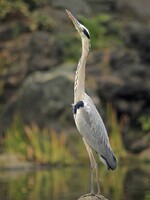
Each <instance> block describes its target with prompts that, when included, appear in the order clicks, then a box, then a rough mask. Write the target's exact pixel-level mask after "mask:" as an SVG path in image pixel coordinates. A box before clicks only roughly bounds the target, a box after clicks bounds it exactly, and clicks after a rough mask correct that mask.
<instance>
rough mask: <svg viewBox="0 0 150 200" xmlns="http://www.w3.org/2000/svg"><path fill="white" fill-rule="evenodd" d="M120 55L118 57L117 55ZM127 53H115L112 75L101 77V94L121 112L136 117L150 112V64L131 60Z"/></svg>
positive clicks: (112, 61) (111, 62) (111, 61)
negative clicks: (149, 105)
mask: <svg viewBox="0 0 150 200" xmlns="http://www.w3.org/2000/svg"><path fill="white" fill-rule="evenodd" d="M117 55H118V57H117ZM127 57H128V56H127V55H123V56H120V57H119V51H118V53H117V52H116V53H115V57H114V56H113V54H112V57H111V59H110V65H111V66H110V67H112V70H111V73H110V75H107V76H106V77H104V76H103V77H101V78H100V79H99V89H98V91H99V94H100V96H102V97H104V98H105V99H107V100H109V101H111V102H113V104H114V105H115V107H116V109H117V110H118V112H119V113H120V114H122V113H126V114H129V115H130V117H131V118H134V119H135V118H136V117H137V116H138V115H140V114H141V113H142V112H150V110H149V107H148V104H149V103H148V102H149V101H150V94H149V92H148V91H149V90H150V83H149V77H150V70H149V66H148V65H143V64H140V63H138V62H136V61H134V63H133V61H132V60H130V56H129V57H128V58H127Z"/></svg>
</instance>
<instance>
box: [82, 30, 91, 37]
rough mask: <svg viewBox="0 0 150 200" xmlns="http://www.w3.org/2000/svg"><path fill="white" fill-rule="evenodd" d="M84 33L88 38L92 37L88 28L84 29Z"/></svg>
mask: <svg viewBox="0 0 150 200" xmlns="http://www.w3.org/2000/svg"><path fill="white" fill-rule="evenodd" d="M83 33H84V34H85V35H86V37H87V38H88V39H90V35H89V33H88V32H87V30H86V29H83Z"/></svg>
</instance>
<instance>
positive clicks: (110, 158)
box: [100, 149, 117, 170]
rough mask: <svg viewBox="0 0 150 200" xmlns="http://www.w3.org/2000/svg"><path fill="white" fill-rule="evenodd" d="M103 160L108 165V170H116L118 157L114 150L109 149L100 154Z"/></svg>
mask: <svg viewBox="0 0 150 200" xmlns="http://www.w3.org/2000/svg"><path fill="white" fill-rule="evenodd" d="M100 159H101V161H102V162H103V163H104V164H105V165H106V166H107V169H108V170H110V169H111V170H115V169H116V168H117V159H116V157H115V156H114V154H113V152H112V151H111V150H110V149H108V151H106V152H105V153H104V154H103V155H102V154H101V155H100Z"/></svg>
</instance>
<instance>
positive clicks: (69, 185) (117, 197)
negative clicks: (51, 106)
mask: <svg viewBox="0 0 150 200" xmlns="http://www.w3.org/2000/svg"><path fill="white" fill-rule="evenodd" d="M99 172H100V184H101V190H102V194H103V195H104V196H105V197H106V198H108V199H109V200H150V166H149V165H144V166H140V167H139V166H136V167H128V166H122V167H119V168H118V169H117V170H116V171H113V172H109V171H106V170H105V168H104V167H102V166H100V167H99ZM89 191H90V167H65V168H52V169H47V170H35V171H25V170H19V171H18V170H15V171H13V170H12V171H3V172H0V200H77V199H78V198H79V197H80V196H81V195H83V194H86V193H88V192H89Z"/></svg>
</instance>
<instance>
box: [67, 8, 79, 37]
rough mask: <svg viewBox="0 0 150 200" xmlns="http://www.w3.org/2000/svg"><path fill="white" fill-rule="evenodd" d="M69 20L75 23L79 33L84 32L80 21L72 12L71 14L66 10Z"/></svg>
mask: <svg viewBox="0 0 150 200" xmlns="http://www.w3.org/2000/svg"><path fill="white" fill-rule="evenodd" d="M66 12H67V14H68V16H69V18H70V19H71V21H72V22H73V24H74V26H75V28H76V29H77V31H78V32H79V33H80V32H81V31H82V29H81V25H80V23H79V22H78V20H77V19H76V18H75V17H74V16H73V15H72V14H71V12H69V11H68V10H66Z"/></svg>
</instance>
